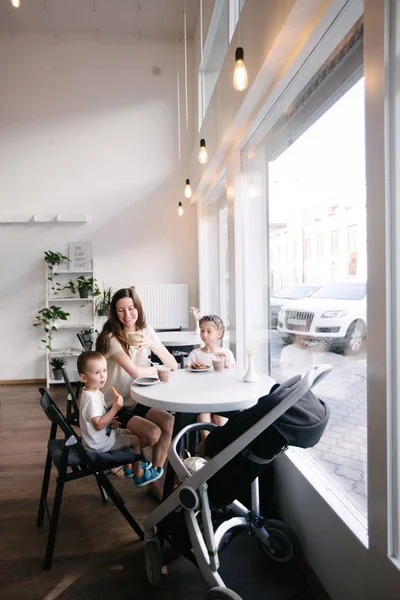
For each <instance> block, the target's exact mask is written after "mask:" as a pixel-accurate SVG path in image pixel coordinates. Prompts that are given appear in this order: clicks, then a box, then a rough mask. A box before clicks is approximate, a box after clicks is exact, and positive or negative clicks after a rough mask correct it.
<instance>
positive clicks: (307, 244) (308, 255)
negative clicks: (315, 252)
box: [304, 238, 311, 258]
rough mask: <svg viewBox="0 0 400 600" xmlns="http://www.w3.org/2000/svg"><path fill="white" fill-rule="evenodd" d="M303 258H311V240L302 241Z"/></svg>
mask: <svg viewBox="0 0 400 600" xmlns="http://www.w3.org/2000/svg"><path fill="white" fill-rule="evenodd" d="M304 258H311V240H310V238H308V239H306V240H304Z"/></svg>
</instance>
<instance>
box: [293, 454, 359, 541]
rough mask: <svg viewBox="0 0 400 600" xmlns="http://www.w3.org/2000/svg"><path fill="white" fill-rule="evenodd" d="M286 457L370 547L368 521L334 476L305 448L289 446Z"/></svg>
mask: <svg viewBox="0 0 400 600" xmlns="http://www.w3.org/2000/svg"><path fill="white" fill-rule="evenodd" d="M286 457H287V458H288V460H290V461H291V462H292V463H293V465H294V466H295V467H296V468H297V469H298V470H299V471H300V473H301V474H302V475H303V476H304V477H305V478H306V479H307V481H308V482H309V483H310V484H311V485H312V486H313V488H314V489H315V490H316V492H317V493H318V494H319V495H320V496H321V497H322V498H323V499H324V500H325V502H326V503H327V504H328V505H329V506H330V507H331V508H332V510H334V511H335V513H336V514H337V515H338V517H339V518H340V519H341V520H342V521H343V522H344V523H345V524H346V525H347V527H348V528H349V529H350V530H351V531H352V532H353V533H354V535H355V536H356V537H357V538H358V539H359V541H360V542H361V543H362V544H363V545H364V546H365V548H368V546H369V538H368V523H367V521H366V519H364V518H363V517H362V516H361V515H360V514H359V513H358V511H357V509H356V508H354V506H352V504H351V502H349V500H348V499H347V498H346V497H345V496H344V494H343V493H342V492H341V491H340V489H339V488H338V486H337V484H336V483H335V481H334V480H333V478H331V477H329V475H328V474H326V473H324V472H323V470H322V469H321V468H320V467H319V466H318V462H317V461H316V460H315V459H313V458H312V457H311V456H308V454H307V452H306V451H304V450H299V449H296V448H289V450H288V451H287V452H286Z"/></svg>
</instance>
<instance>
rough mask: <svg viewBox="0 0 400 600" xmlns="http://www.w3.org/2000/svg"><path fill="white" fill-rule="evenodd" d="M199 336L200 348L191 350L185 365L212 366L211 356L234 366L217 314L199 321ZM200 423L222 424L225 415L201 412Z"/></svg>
mask: <svg viewBox="0 0 400 600" xmlns="http://www.w3.org/2000/svg"><path fill="white" fill-rule="evenodd" d="M199 326H200V338H201V340H202V342H204V346H203V347H202V348H196V349H195V350H192V352H191V353H190V354H189V356H188V359H187V367H191V368H192V369H204V368H206V367H211V366H212V361H213V358H214V359H215V357H218V358H221V359H223V361H224V368H225V369H230V368H231V367H236V361H235V357H234V356H233V353H232V352H231V350H229V348H223V346H222V341H223V339H224V333H225V325H224V322H223V320H222V319H221V318H220V317H217V315H207V316H205V317H202V318H201V319H200V321H199ZM197 420H198V421H199V422H200V423H215V425H224V424H225V423H226V421H227V419H226V418H225V417H221V416H219V415H214V414H213V415H211V414H210V413H202V414H201V415H199V416H198V417H197ZM208 433H209V432H208V431H202V432H201V437H202V439H203V440H204V439H205V437H206V436H207V435H208Z"/></svg>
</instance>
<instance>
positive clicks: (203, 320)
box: [199, 315, 225, 346]
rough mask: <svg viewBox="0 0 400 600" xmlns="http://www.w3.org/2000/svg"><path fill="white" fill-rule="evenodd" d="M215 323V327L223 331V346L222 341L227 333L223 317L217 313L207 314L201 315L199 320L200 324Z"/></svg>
mask: <svg viewBox="0 0 400 600" xmlns="http://www.w3.org/2000/svg"><path fill="white" fill-rule="evenodd" d="M208 322H210V323H213V324H214V325H215V327H216V328H217V329H218V331H221V332H222V335H221V337H220V344H221V346H222V341H223V339H224V333H225V325H224V322H223V320H222V319H221V317H218V316H217V315H205V316H204V317H201V319H200V321H199V325H201V324H202V323H208Z"/></svg>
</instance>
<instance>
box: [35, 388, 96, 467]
mask: <svg viewBox="0 0 400 600" xmlns="http://www.w3.org/2000/svg"><path fill="white" fill-rule="evenodd" d="M39 392H40V394H41V396H40V405H41V407H42V408H43V410H44V413H45V415H46V417H47V418H48V419H49V421H50V422H51V423H52V428H55V429H54V430H53V433H54V435H52V434H50V437H51V438H52V437H55V435H56V430H57V427H59V428H60V429H61V431H62V432H63V433H64V435H65V445H64V451H65V453H66V454H68V451H69V448H70V447H72V446H73V447H74V448H75V449H76V451H77V452H78V454H79V456H80V459H81V461H82V464H86V465H88V466H89V465H90V464H91V462H92V461H91V459H90V458H89V456H88V454H87V452H86V450H85V449H84V447H83V445H82V442H81V441H80V439H79V436H78V435H77V434H76V433H75V431H74V430H73V428H72V427H71V425H70V424H69V423H68V421H67V420H66V418H65V417H64V415H63V414H62V412H61V411H60V409H59V408H58V406H57V405H56V403H55V402H54V400H53V399H52V398H51V396H50V394H49V393H48V391H47V390H45V389H44V388H39ZM64 451H63V452H64Z"/></svg>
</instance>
